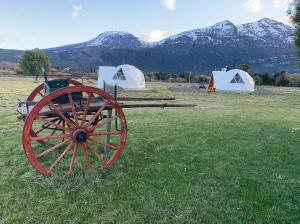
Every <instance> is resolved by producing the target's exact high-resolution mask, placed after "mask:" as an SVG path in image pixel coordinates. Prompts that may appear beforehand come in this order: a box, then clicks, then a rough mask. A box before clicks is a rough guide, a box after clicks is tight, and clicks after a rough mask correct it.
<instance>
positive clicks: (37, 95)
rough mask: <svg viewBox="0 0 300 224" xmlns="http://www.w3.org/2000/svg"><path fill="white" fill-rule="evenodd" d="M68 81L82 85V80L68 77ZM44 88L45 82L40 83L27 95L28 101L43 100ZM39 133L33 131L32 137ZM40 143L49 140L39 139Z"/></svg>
mask: <svg viewBox="0 0 300 224" xmlns="http://www.w3.org/2000/svg"><path fill="white" fill-rule="evenodd" d="M68 82H69V85H70V86H72V85H73V86H78V85H82V84H81V83H80V82H78V81H76V80H73V79H68ZM43 90H44V83H42V84H40V85H39V86H37V87H36V88H35V89H34V90H33V91H32V92H31V94H30V95H29V96H28V97H27V99H26V101H27V102H30V101H31V102H33V101H39V100H41V99H42V98H43V97H44V96H45V94H44V92H43ZM42 130H43V128H41V130H39V131H42ZM54 133H55V131H54V132H53V134H54ZM37 134H38V133H35V132H32V133H31V136H32V137H36V135H37ZM38 142H39V143H40V144H44V143H46V142H47V141H38Z"/></svg>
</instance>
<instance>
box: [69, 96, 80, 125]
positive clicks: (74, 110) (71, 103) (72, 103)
mask: <svg viewBox="0 0 300 224" xmlns="http://www.w3.org/2000/svg"><path fill="white" fill-rule="evenodd" d="M68 97H69V102H70V105H71V109H72V113H73V116H74V119H75V123H76V126H78V117H77V112H76V109H75V104H74V100H73V97H72V95H71V94H70V93H69V94H68Z"/></svg>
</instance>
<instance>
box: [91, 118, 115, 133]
mask: <svg viewBox="0 0 300 224" xmlns="http://www.w3.org/2000/svg"><path fill="white" fill-rule="evenodd" d="M117 118H118V117H117V116H113V117H111V118H109V119H107V120H105V121H101V122H99V123H98V124H96V125H95V126H92V127H91V128H90V129H89V131H90V132H92V131H94V130H95V129H97V128H99V127H101V126H102V125H105V124H108V123H110V122H112V121H113V120H116V119H117Z"/></svg>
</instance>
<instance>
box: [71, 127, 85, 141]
mask: <svg viewBox="0 0 300 224" xmlns="http://www.w3.org/2000/svg"><path fill="white" fill-rule="evenodd" d="M87 138H88V134H87V132H86V131H85V130H84V129H78V130H76V131H75V132H74V133H73V140H74V141H76V142H78V143H84V142H86V140H87Z"/></svg>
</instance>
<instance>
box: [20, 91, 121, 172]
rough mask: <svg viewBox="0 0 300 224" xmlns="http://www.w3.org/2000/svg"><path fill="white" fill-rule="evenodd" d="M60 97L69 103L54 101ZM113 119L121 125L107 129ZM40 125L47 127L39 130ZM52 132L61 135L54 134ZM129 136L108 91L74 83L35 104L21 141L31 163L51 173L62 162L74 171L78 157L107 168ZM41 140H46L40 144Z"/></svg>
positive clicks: (63, 167) (119, 108)
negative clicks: (74, 84) (113, 111)
mask: <svg viewBox="0 0 300 224" xmlns="http://www.w3.org/2000/svg"><path fill="white" fill-rule="evenodd" d="M60 98H64V99H67V100H68V102H67V103H63V104H56V103H53V101H56V100H57V99H60ZM106 109H112V110H115V113H114V114H115V116H112V117H107V116H106V115H104V112H105V110H106ZM59 121H61V123H59ZM114 121H118V122H117V123H118V127H115V130H109V131H108V130H107V126H108V125H111V123H112V122H114ZM62 122H64V123H65V124H66V125H65V126H64V125H63V124H62ZM41 127H44V128H45V127H46V128H45V129H44V130H43V131H40V132H39V131H38V130H40V129H41ZM53 131H58V132H59V134H56V135H53V134H52V132H53ZM32 132H34V133H37V134H36V136H32V135H31V133H32ZM126 135H127V128H126V119H125V116H124V113H123V111H122V108H121V107H120V105H119V104H118V103H117V102H116V101H115V100H114V99H113V98H112V97H111V96H110V95H109V94H107V93H106V92H104V91H102V90H100V89H97V88H94V87H89V86H72V87H66V88H63V89H60V90H57V91H55V92H53V93H51V94H49V95H47V96H45V97H44V98H43V99H42V100H41V101H39V102H38V103H37V104H36V105H35V106H34V108H33V109H32V111H31V112H30V113H29V115H28V117H27V119H26V121H25V124H24V129H23V140H22V143H23V148H24V151H25V153H26V156H27V158H28V160H29V161H30V163H31V164H32V166H33V167H34V168H35V169H37V170H38V171H39V172H40V173H41V174H43V175H44V176H51V174H52V173H53V172H54V170H55V168H56V166H57V165H58V164H59V163H61V162H63V161H64V162H65V163H64V164H68V166H64V165H63V164H62V165H61V166H59V167H61V168H62V169H63V170H64V169H66V168H67V169H68V170H69V172H70V173H73V170H74V166H75V160H80V158H81V159H82V160H85V164H86V166H87V168H88V169H90V170H91V169H92V168H93V167H99V166H100V167H102V168H104V169H108V168H109V167H111V166H112V165H113V164H114V163H115V161H116V160H117V159H118V157H119V156H120V153H121V152H122V150H123V149H124V145H125V142H126ZM107 136H109V139H110V142H107V141H106V139H107ZM38 141H47V142H46V143H45V144H43V145H41V144H39V143H38ZM57 169H58V168H57Z"/></svg>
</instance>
